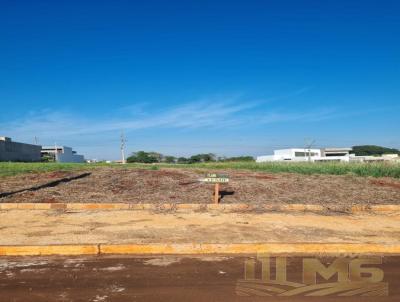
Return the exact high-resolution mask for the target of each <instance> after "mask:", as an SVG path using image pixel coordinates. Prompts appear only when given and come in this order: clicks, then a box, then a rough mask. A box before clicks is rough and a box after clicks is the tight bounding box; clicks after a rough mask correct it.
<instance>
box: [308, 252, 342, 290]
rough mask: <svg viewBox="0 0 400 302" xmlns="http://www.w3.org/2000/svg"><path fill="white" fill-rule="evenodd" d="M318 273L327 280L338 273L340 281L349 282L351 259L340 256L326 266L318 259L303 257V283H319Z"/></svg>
mask: <svg viewBox="0 0 400 302" xmlns="http://www.w3.org/2000/svg"><path fill="white" fill-rule="evenodd" d="M317 273H318V274H319V275H320V276H321V277H323V278H324V279H325V280H329V279H330V278H331V277H332V276H333V275H335V274H337V276H338V280H337V281H338V282H347V281H348V280H349V260H348V259H346V258H338V259H335V261H333V263H332V264H331V265H329V266H325V265H323V264H322V263H321V262H320V261H319V260H318V259H312V258H305V259H303V283H304V284H317Z"/></svg>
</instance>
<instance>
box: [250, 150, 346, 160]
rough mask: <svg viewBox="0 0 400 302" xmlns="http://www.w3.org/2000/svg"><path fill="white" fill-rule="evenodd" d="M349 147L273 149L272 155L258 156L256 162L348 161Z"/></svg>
mask: <svg viewBox="0 0 400 302" xmlns="http://www.w3.org/2000/svg"><path fill="white" fill-rule="evenodd" d="M351 150H352V149H351V148H324V149H307V148H290V149H280V150H274V154H273V155H263V156H258V157H257V159H256V162H259V163H261V162H269V161H292V162H304V161H311V162H316V161H345V162H348V161H350V157H352V155H351V154H350V151H351Z"/></svg>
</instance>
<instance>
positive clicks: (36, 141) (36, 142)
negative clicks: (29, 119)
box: [35, 136, 39, 145]
mask: <svg viewBox="0 0 400 302" xmlns="http://www.w3.org/2000/svg"><path fill="white" fill-rule="evenodd" d="M38 142H39V140H38V138H37V136H35V145H37V144H38Z"/></svg>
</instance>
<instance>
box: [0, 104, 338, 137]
mask: <svg viewBox="0 0 400 302" xmlns="http://www.w3.org/2000/svg"><path fill="white" fill-rule="evenodd" d="M127 111H128V114H121V112H122V110H121V109H115V112H117V113H119V114H120V115H121V117H119V118H115V117H114V118H108V119H103V120H97V119H94V118H85V117H83V116H81V115H79V114H73V113H68V112H58V111H51V110H44V111H42V112H31V113H30V114H28V115H27V116H25V117H23V118H21V119H19V120H17V121H12V122H9V123H3V125H1V127H0V128H1V132H2V135H7V136H11V137H14V138H16V139H20V140H24V139H29V140H31V139H32V137H34V136H38V137H40V138H41V140H42V141H51V142H53V141H55V140H57V141H60V140H63V139H68V140H71V139H72V138H73V137H75V138H76V139H79V138H82V137H84V136H89V135H90V136H91V137H92V136H93V135H96V134H106V133H107V132H116V131H121V130H124V131H126V132H129V131H135V130H141V129H149V128H183V129H195V128H229V127H234V126H249V125H254V124H266V123H279V122H290V121H318V120H323V119H329V118H332V117H334V116H335V111H334V110H333V109H318V110H314V111H311V112H298V113H288V112H283V111H274V110H272V109H269V108H268V106H266V102H260V101H257V102H255V101H243V100H241V99H238V98H235V97H233V98H228V99H221V98H219V99H208V100H201V101H197V102H190V103H185V104H183V105H181V106H178V107H174V108H169V109H166V110H162V111H161V110H148V111H147V112H146V111H145V110H144V109H143V108H141V110H140V114H135V113H132V110H127ZM110 115H111V114H110Z"/></svg>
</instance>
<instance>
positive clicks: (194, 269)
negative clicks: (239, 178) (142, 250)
mask: <svg viewBox="0 0 400 302" xmlns="http://www.w3.org/2000/svg"><path fill="white" fill-rule="evenodd" d="M362 258H365V257H362ZM265 259H268V258H265V255H259V257H258V258H257V255H248V256H237V257H232V256H201V257H200V256H199V257H192V256H191V257H190V258H189V257H182V256H154V257H148V256H146V257H132V256H129V257H128V256H127V257H121V256H118V257H116V256H113V257H111V256H109V257H96V256H93V257H7V258H6V257H2V258H0V301H1V302H3V301H24V302H25V301H30V302H34V301H207V302H210V301H374V302H377V301H399V300H400V289H399V288H400V286H399V285H400V281H399V280H400V278H399V277H400V256H397V257H384V258H381V257H378V262H379V261H380V260H379V259H382V264H369V265H363V266H362V267H364V268H365V267H367V268H368V267H369V268H373V269H372V270H370V271H364V272H363V273H362V274H361V276H362V277H365V278H368V277H371V276H372V275H374V274H375V276H377V277H378V279H379V280H375V281H379V282H376V283H371V282H369V283H365V282H364V283H361V285H362V286H361V287H360V286H359V284H360V283H354V282H353V283H352V282H347V283H346V284H345V286H344V287H343V288H341V289H339V290H336V289H337V288H339V287H340V284H339V285H338V283H336V282H337V280H338V274H333V275H332V276H331V277H330V278H329V279H328V280H324V279H323V278H322V277H321V275H318V274H317V275H316V276H317V279H316V283H317V284H318V286H317V288H319V289H316V288H315V286H314V287H313V286H311V287H312V288H311V287H310V286H308V287H307V286H306V284H302V282H303V279H302V277H303V274H304V273H303V271H304V259H316V260H317V261H318V262H320V263H322V264H324V265H325V266H329V265H330V264H332V263H334V261H335V260H337V259H339V260H338V261H339V262H341V263H343V262H344V263H347V264H349V263H353V266H352V265H347V264H346V266H345V267H346V269H348V267H353V270H354V261H353V260H355V259H356V258H338V257H329V258H326V257H313V256H305V257H285V258H280V259H281V260H277V259H276V258H275V257H271V258H269V261H270V262H269V263H270V265H271V276H270V280H275V279H276V278H277V274H276V272H275V267H276V265H277V263H278V262H279V263H280V265H282V263H286V270H285V272H286V276H285V280H284V281H282V276H283V275H282V274H281V275H280V277H279V276H278V279H279V278H280V280H281V282H269V281H265V280H264V281H263V280H262V277H261V276H262V272H261V271H262V270H264V271H265V269H263V265H265ZM282 259H284V260H282ZM376 259H377V258H375V261H376ZM316 260H311V261H316ZM346 274H350V273H347V272H346ZM381 279H382V280H381ZM278 283H279V284H278ZM326 284H328V286H330V287H329V290H328V291H326V290H322V291H321V288H322V289H323V288H325V289H326V288H327V286H326ZM329 284H333V285H332V286H333V287H332V286H331V285H329ZM332 288H333V290H332ZM346 293H347V294H348V295H349V294H352V295H353V296H339V295H343V294H346ZM289 294H291V295H292V296H287V297H285V295H289ZM310 294H311V295H314V296H313V297H309V296H306V295H310ZM321 295H324V296H321ZM362 295H364V296H362ZM368 295H370V296H368ZM377 295H378V296H377Z"/></svg>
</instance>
